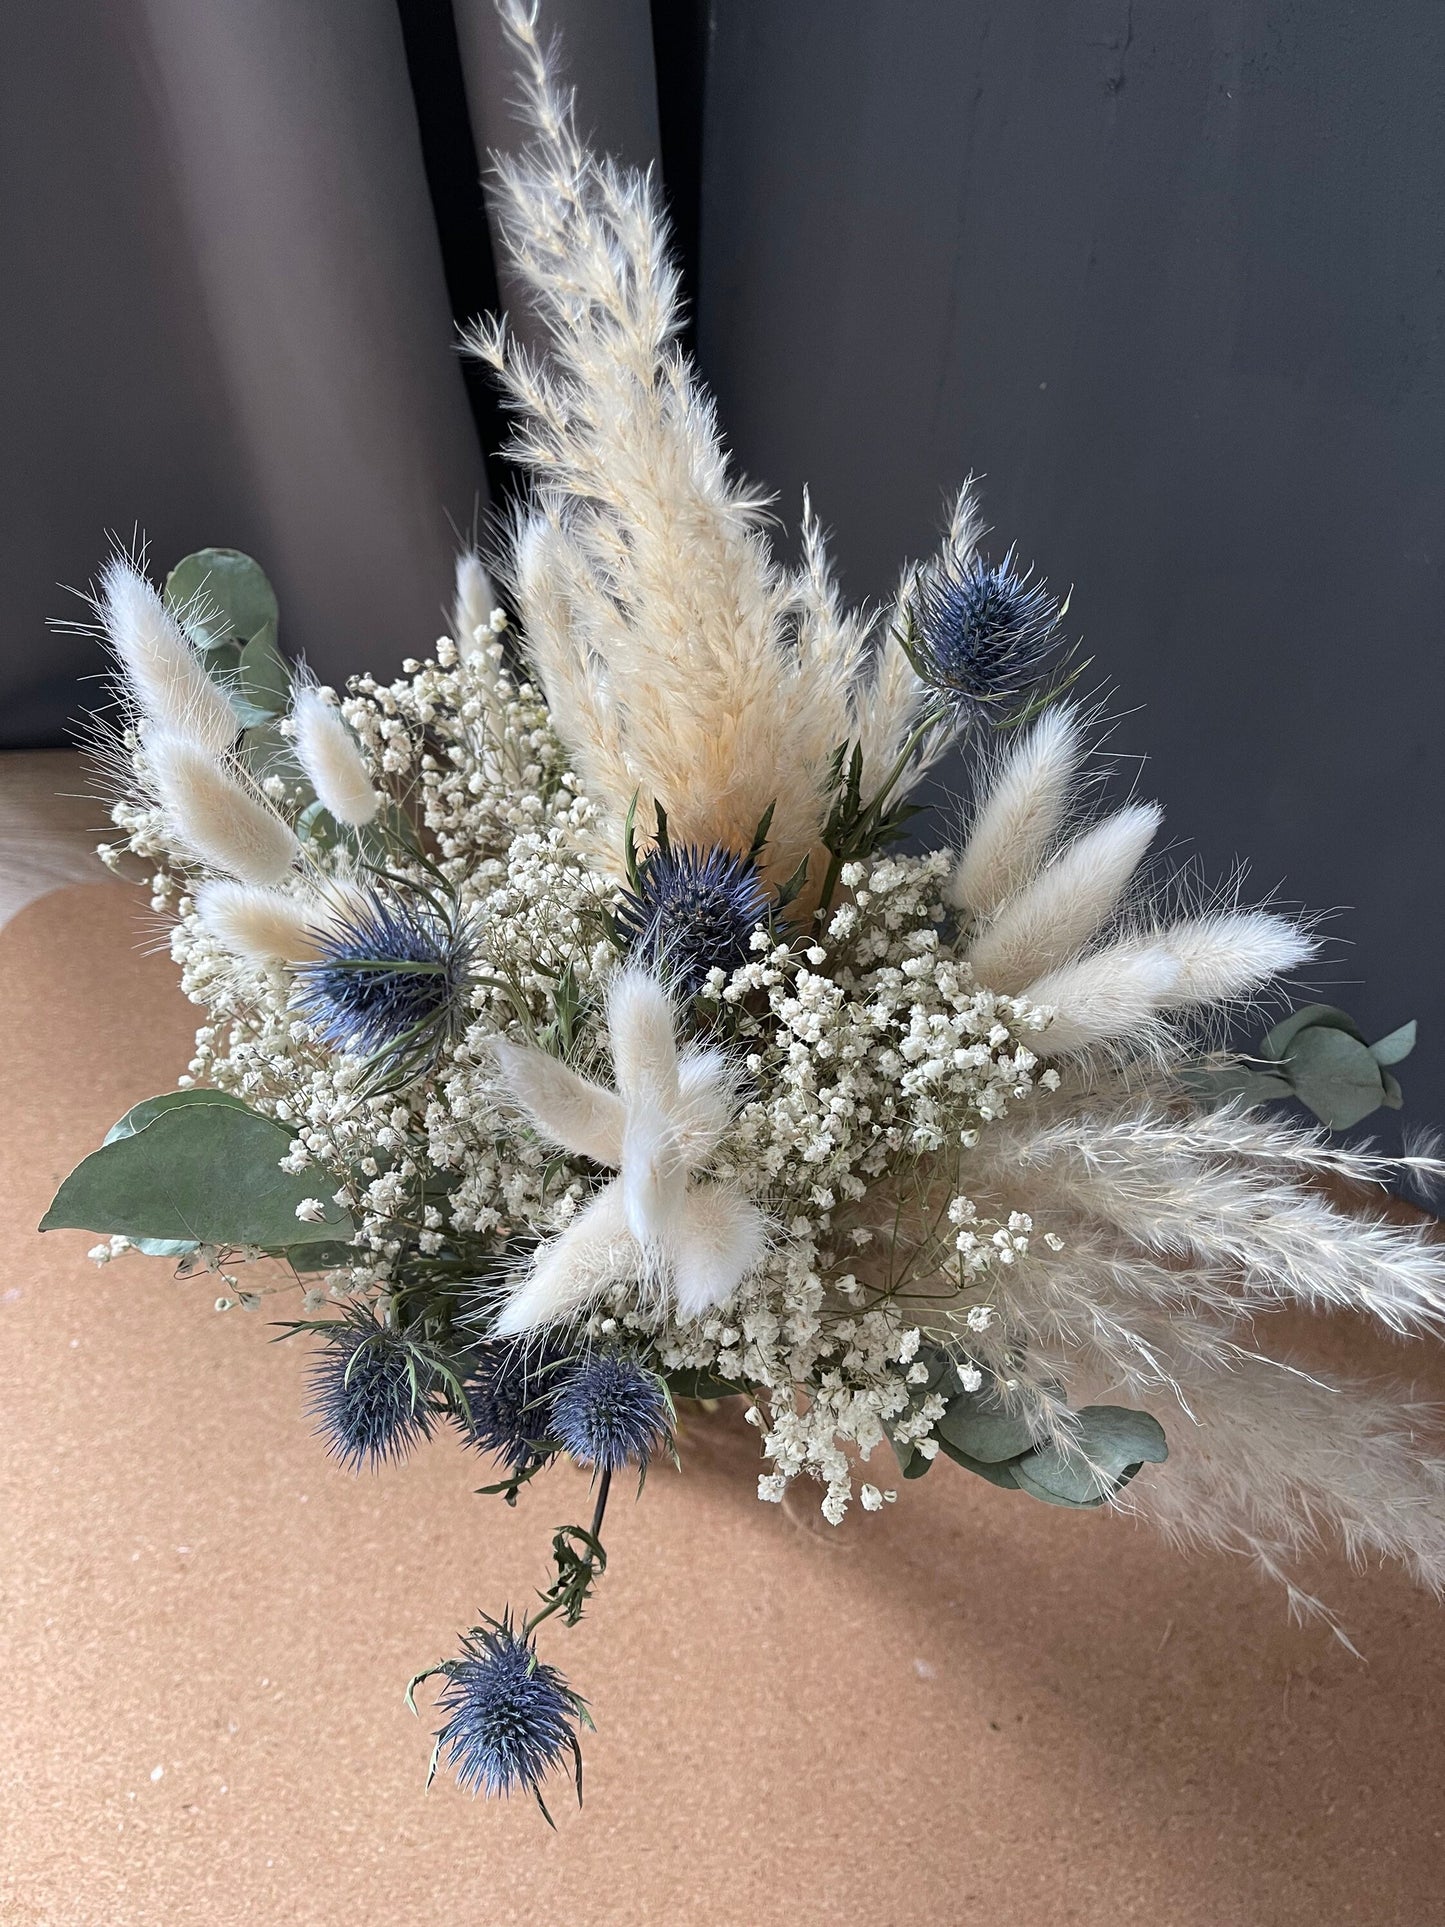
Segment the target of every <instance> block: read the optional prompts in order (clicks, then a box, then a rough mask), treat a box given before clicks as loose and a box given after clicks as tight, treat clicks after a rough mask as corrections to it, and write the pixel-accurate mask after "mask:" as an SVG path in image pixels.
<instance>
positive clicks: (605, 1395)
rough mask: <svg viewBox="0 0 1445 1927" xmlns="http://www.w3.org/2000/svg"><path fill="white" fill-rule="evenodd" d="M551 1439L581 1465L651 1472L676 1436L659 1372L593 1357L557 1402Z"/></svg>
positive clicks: (612, 1357)
mask: <svg viewBox="0 0 1445 1927" xmlns="http://www.w3.org/2000/svg"><path fill="white" fill-rule="evenodd" d="M551 1432H552V1436H553V1437H554V1438H555V1439H556V1440H557V1441H558V1443H559V1444H560V1445H561V1446H562V1447H563V1449H564V1450H565V1451H566V1452H567V1454H568V1456H569V1457H570V1458H572V1459H575V1460H576V1462H577V1464H578V1465H585V1466H590V1467H591V1468H592V1469H593V1470H594V1471H598V1472H618V1471H620V1470H621V1469H622V1467H623V1466H624V1465H636V1466H638V1467H639V1468H640V1469H641V1470H643V1471H645V1470H646V1469H647V1464H648V1461H649V1460H650V1459H651V1458H652V1456H653V1454H654V1453H656V1452H658V1451H660V1450H662V1449H663V1448H664V1447H665V1446H666V1445H667V1443H668V1440H669V1439H670V1438H671V1436H672V1424H671V1410H670V1407H669V1404H668V1397H667V1391H666V1388H665V1387H664V1385H663V1383H662V1380H661V1379H660V1378H659V1377H658V1375H657V1373H656V1372H652V1371H649V1370H648V1369H647V1367H646V1366H645V1365H644V1364H643V1363H642V1362H641V1360H640V1359H637V1358H633V1357H631V1356H630V1355H628V1354H627V1353H620V1352H594V1353H592V1355H591V1356H590V1357H588V1358H585V1359H583V1360H582V1361H581V1363H580V1364H579V1365H578V1366H577V1367H576V1369H575V1370H573V1371H571V1372H569V1373H568V1374H567V1376H566V1377H565V1378H564V1379H563V1380H562V1382H561V1384H560V1385H559V1386H558V1387H557V1390H556V1392H555V1394H554V1395H553V1398H552V1418H551Z"/></svg>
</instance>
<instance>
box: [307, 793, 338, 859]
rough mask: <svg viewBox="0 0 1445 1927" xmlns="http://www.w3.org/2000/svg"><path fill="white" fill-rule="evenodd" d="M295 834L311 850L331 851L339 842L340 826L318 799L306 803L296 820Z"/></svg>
mask: <svg viewBox="0 0 1445 1927" xmlns="http://www.w3.org/2000/svg"><path fill="white" fill-rule="evenodd" d="M296 834H297V836H298V837H299V838H300V839H301V841H302V842H303V843H309V844H310V846H311V848H312V849H313V850H332V849H335V847H336V845H337V844H338V843H339V842H340V841H341V834H342V833H341V826H340V824H339V823H338V822H337V821H336V818H335V817H334V816H333V815H332V814H331V812H330V810H328V809H327V807H326V805H325V804H324V803H322V802H321V801H320V800H319V799H318V800H317V801H316V802H314V803H308V804H307V805H306V807H305V809H304V810H302V812H301V814H300V815H299V816H298V817H297V819H296Z"/></svg>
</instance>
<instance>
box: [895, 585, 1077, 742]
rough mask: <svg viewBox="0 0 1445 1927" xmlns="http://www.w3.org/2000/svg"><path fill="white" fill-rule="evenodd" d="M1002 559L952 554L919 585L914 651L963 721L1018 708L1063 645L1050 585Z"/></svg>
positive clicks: (921, 670)
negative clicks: (990, 560)
mask: <svg viewBox="0 0 1445 1927" xmlns="http://www.w3.org/2000/svg"><path fill="white" fill-rule="evenodd" d="M1031 574H1032V571H1026V572H1025V573H1024V574H1023V575H1020V574H1019V573H1018V572H1017V570H1016V569H1015V567H1014V551H1013V550H1012V549H1010V550H1009V552H1008V554H1007V555H1006V556H1005V557H1004V559H1003V561H1002V562H995V563H988V562H985V561H984V560H983V558H982V557H981V556H978V555H975V556H972V557H971V558H970V559H969V560H968V561H967V562H961V561H960V560H959V558H958V557H957V556H956V555H953V554H947V555H945V556H944V558H943V560H942V561H940V562H938V563H936V564H935V565H934V566H933V567H932V568H931V569H930V570H928V571H927V572H926V573H925V574H924V576H923V578H922V580H921V581H920V583H919V588H918V594H917V600H916V602H915V605H914V609H913V618H914V625H915V626H914V631H913V634H912V636H911V637H910V639H909V644H908V647H909V654H910V656H911V658H912V662H913V666H914V668H915V669H916V670H917V672H918V674H919V676H920V677H921V679H922V680H923V681H924V682H925V683H927V684H928V686H929V687H930V688H931V689H933V690H935V691H936V692H937V694H938V695H940V696H942V697H943V698H944V700H945V701H946V702H948V703H951V704H952V705H953V707H954V708H955V709H956V710H957V712H958V714H959V717H960V719H961V720H964V719H969V718H972V717H975V716H980V715H982V714H984V713H985V712H986V711H988V710H998V709H1001V708H1005V707H1006V706H1009V705H1012V704H1013V703H1014V702H1015V701H1017V700H1018V699H1019V698H1020V697H1022V696H1024V695H1025V694H1026V692H1027V691H1028V690H1029V689H1031V688H1032V687H1033V685H1034V684H1035V683H1037V682H1038V681H1039V679H1040V678H1041V677H1042V675H1043V674H1044V671H1045V669H1046V667H1047V665H1048V660H1049V657H1050V656H1051V655H1052V654H1053V653H1054V651H1055V650H1056V649H1057V648H1058V646H1059V643H1060V640H1061V637H1060V634H1059V606H1058V603H1057V602H1056V601H1055V599H1054V597H1053V596H1051V595H1050V594H1049V593H1048V590H1047V589H1046V588H1045V586H1044V584H1043V583H1042V582H1033V581H1031V580H1030V576H1031Z"/></svg>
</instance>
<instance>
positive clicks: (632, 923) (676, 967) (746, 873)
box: [617, 844, 769, 996]
mask: <svg viewBox="0 0 1445 1927" xmlns="http://www.w3.org/2000/svg"><path fill="white" fill-rule="evenodd" d="M768 904H769V898H768V893H767V890H766V888H765V887H764V885H763V881H762V878H761V877H760V875H759V874H758V867H757V864H756V863H755V862H753V861H752V859H751V858H749V857H744V856H738V855H736V854H735V853H734V852H733V851H732V850H726V849H710V850H709V849H700V848H698V847H697V846H696V845H694V844H680V845H671V846H666V847H663V846H659V847H658V848H656V849H654V850H652V851H651V852H650V853H649V854H648V855H647V856H646V857H645V858H644V859H643V861H642V863H641V864H640V865H639V866H638V871H637V884H636V888H635V889H632V890H629V891H628V892H627V893H626V894H625V896H624V897H623V901H622V907H621V909H620V910H619V912H618V917H617V921H618V925H619V927H620V929H621V931H622V933H623V935H624V937H626V938H627V939H628V941H629V943H630V945H631V949H632V954H633V956H634V958H635V959H636V960H637V961H638V962H639V963H641V964H643V965H645V966H647V967H649V968H651V969H653V970H655V971H656V972H657V973H658V974H659V975H660V976H662V977H663V978H665V979H666V981H667V982H668V983H669V984H670V985H671V986H672V987H673V988H674V989H676V990H678V991H679V992H681V994H682V995H684V996H691V995H692V994H693V993H694V992H696V991H697V990H699V989H700V988H701V986H702V983H703V980H704V979H705V978H706V976H707V973H708V972H709V971H710V970H712V969H720V970H725V971H728V972H731V971H733V970H735V969H736V968H737V967H738V965H739V964H743V963H746V962H747V961H748V959H749V958H750V956H751V955H752V951H751V949H750V940H751V938H752V934H753V932H754V931H755V930H756V929H757V928H758V926H759V925H760V924H761V923H762V922H763V921H764V920H765V918H766V917H767V914H768Z"/></svg>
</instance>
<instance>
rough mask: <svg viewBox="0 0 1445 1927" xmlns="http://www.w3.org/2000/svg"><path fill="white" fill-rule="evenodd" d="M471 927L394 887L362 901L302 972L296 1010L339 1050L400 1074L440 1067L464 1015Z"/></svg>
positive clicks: (435, 903) (325, 937) (340, 919)
mask: <svg viewBox="0 0 1445 1927" xmlns="http://www.w3.org/2000/svg"><path fill="white" fill-rule="evenodd" d="M475 948H476V946H475V940H474V934H473V931H472V928H471V926H470V924H469V923H467V921H466V920H465V919H464V918H463V917H461V916H460V915H458V914H457V913H456V911H455V910H454V909H453V908H452V906H450V905H447V904H443V903H440V902H438V901H437V900H435V899H434V898H432V897H430V896H426V895H423V894H422V893H421V892H420V891H413V890H403V889H400V888H397V887H388V888H386V889H384V890H375V891H369V892H367V893H364V894H360V895H358V896H357V898H356V900H355V901H354V903H352V904H350V905H348V906H347V907H346V909H345V910H344V911H343V912H342V913H341V914H339V915H338V916H337V918H336V921H335V922H334V923H333V924H332V925H331V927H330V928H328V929H327V930H326V931H325V932H324V933H323V935H322V937H321V940H320V943H319V945H318V951H317V955H316V957H315V959H314V960H313V961H312V962H310V963H307V964H305V965H304V966H303V967H302V968H301V969H300V970H299V971H298V972H297V998H296V1002H297V1006H298V1008H299V1009H300V1011H301V1012H302V1014H303V1015H304V1016H305V1017H306V1019H307V1020H308V1022H310V1023H312V1024H314V1025H315V1026H316V1028H317V1029H318V1031H319V1032H320V1034H321V1036H322V1037H323V1038H324V1039H325V1041H326V1042H327V1043H328V1044H330V1045H331V1047H332V1048H333V1049H334V1050H341V1051H349V1052H351V1053H353V1054H354V1055H356V1056H363V1057H377V1056H382V1057H384V1058H385V1060H386V1062H387V1064H388V1066H389V1068H390V1069H391V1070H392V1071H394V1072H396V1073H398V1074H410V1073H411V1071H413V1070H416V1069H420V1068H422V1067H424V1066H425V1065H426V1064H429V1063H432V1062H434V1061H435V1059H436V1057H437V1055H438V1054H439V1052H440V1050H441V1049H442V1047H443V1045H444V1044H445V1043H446V1041H447V1039H448V1038H449V1037H450V1036H451V1035H452V1033H453V1031H454V1030H455V1028H456V1026H457V1025H458V1023H460V1022H461V1021H462V1020H463V1018H464V1016H465V1006H466V989H467V983H468V977H469V972H470V969H471V964H472V959H473V956H474V954H475Z"/></svg>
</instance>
